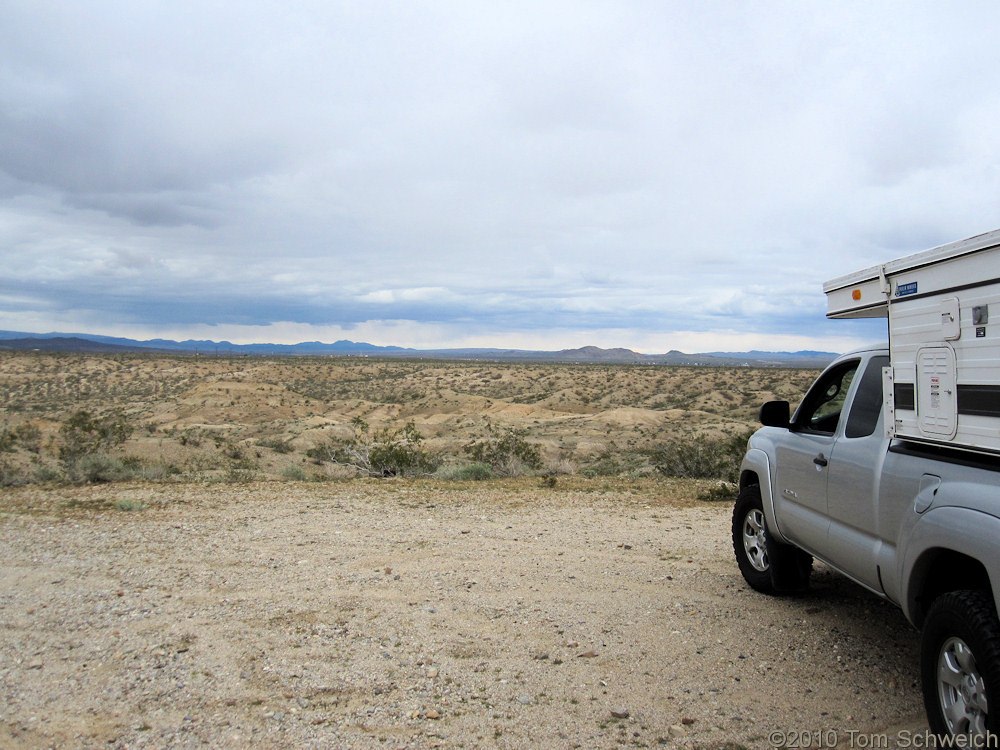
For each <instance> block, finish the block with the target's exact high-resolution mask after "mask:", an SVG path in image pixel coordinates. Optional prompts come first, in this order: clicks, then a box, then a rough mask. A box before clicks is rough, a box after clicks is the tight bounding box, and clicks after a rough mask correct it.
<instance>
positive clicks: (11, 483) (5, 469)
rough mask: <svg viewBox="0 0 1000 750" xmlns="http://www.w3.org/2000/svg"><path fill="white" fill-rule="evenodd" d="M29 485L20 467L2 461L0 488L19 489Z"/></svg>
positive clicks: (0, 466) (0, 465)
mask: <svg viewBox="0 0 1000 750" xmlns="http://www.w3.org/2000/svg"><path fill="white" fill-rule="evenodd" d="M27 483H28V477H27V476H26V475H25V474H24V472H22V471H21V470H20V469H19V468H18V467H16V466H13V465H11V464H8V463H7V462H6V461H3V460H0V487H17V486H20V485H22V484H27Z"/></svg>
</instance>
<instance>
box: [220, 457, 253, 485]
mask: <svg viewBox="0 0 1000 750" xmlns="http://www.w3.org/2000/svg"><path fill="white" fill-rule="evenodd" d="M256 478H257V470H256V468H255V467H254V466H253V465H252V464H249V463H247V462H245V461H236V462H234V463H233V464H231V465H230V466H229V468H228V469H226V479H225V481H226V482H228V483H229V484H249V483H250V482H253V481H254V480H255V479H256Z"/></svg>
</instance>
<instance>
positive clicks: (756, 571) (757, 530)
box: [733, 484, 812, 594]
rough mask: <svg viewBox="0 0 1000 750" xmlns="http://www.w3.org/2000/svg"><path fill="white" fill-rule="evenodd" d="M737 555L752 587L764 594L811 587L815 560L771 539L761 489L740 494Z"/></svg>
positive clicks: (735, 532)
mask: <svg viewBox="0 0 1000 750" xmlns="http://www.w3.org/2000/svg"><path fill="white" fill-rule="evenodd" d="M733 551H734V552H735V553H736V562H737V564H738V565H739V566H740V573H742V574H743V578H744V579H745V580H746V582H747V583H749V584H750V587H751V588H753V589H755V590H757V591H760V592H761V593H764V594H777V593H786V592H793V591H801V590H803V589H805V588H806V587H807V586H808V585H809V576H810V574H811V573H812V557H810V556H809V555H807V554H806V553H805V552H803V551H801V550H799V549H797V548H795V547H792V546H790V545H787V544H781V543H779V542H776V541H774V539H772V538H770V535H769V534H768V531H767V520H766V518H765V516H764V504H763V503H762V502H761V499H760V487H759V486H758V485H756V484H750V485H747V486H746V487H744V488H743V489H741V490H740V494H739V496H738V497H737V498H736V506H735V507H734V508H733Z"/></svg>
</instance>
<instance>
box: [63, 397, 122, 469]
mask: <svg viewBox="0 0 1000 750" xmlns="http://www.w3.org/2000/svg"><path fill="white" fill-rule="evenodd" d="M131 434H132V427H131V426H130V425H129V424H128V422H127V420H126V418H125V415H124V414H122V413H121V412H119V411H115V412H112V413H110V414H107V415H105V416H103V417H95V416H93V415H92V414H91V413H90V412H88V411H86V410H83V409H81V410H80V411H78V412H76V413H74V414H73V415H72V416H71V417H69V419H67V420H66V421H65V422H63V424H62V427H61V428H60V430H59V439H60V444H59V458H60V459H61V460H62V461H63V462H64V463H65V464H66V465H67V466H69V467H71V468H72V467H75V466H76V464H77V463H78V462H79V461H80V459H81V458H83V457H84V456H87V455H91V454H96V453H99V452H103V451H107V450H109V449H111V448H114V447H117V446H119V445H121V444H122V443H124V442H125V441H126V440H128V437H129V435H131Z"/></svg>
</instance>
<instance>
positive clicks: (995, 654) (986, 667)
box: [920, 591, 1000, 747]
mask: <svg viewBox="0 0 1000 750" xmlns="http://www.w3.org/2000/svg"><path fill="white" fill-rule="evenodd" d="M920 678H921V683H922V687H923V694H924V705H925V707H926V709H927V720H928V722H929V723H930V727H931V731H932V732H934V733H935V734H938V735H950V736H959V735H967V736H971V737H980V738H984V737H987V736H995V735H996V734H997V733H998V732H1000V621H998V620H997V614H996V609H995V607H994V606H993V599H992V597H990V596H989V594H987V593H985V592H982V591H953V592H951V593H949V594H944V595H943V596H941V597H939V598H938V599H937V600H936V601H935V602H934V604H933V605H932V606H931V609H930V611H929V612H928V613H927V620H926V621H925V622H924V628H923V634H922V636H921V644H920ZM991 708H992V711H991ZM969 747H973V745H969ZM984 747H985V745H984Z"/></svg>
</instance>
